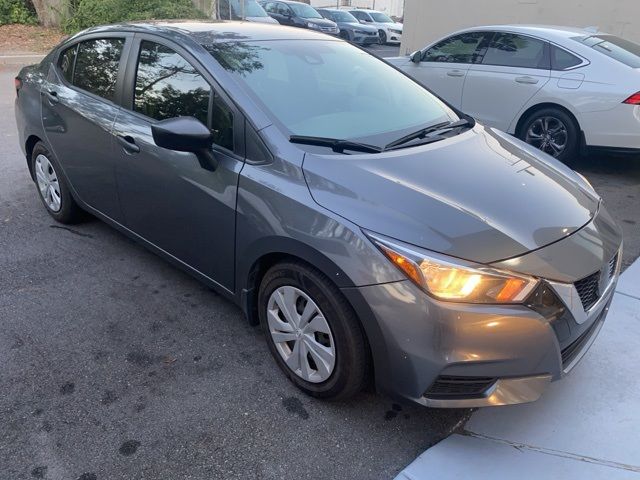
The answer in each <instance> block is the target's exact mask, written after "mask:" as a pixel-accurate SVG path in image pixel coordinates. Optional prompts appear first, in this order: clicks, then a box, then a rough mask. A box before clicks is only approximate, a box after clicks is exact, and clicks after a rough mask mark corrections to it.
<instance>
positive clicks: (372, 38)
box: [318, 8, 380, 45]
mask: <svg viewBox="0 0 640 480" xmlns="http://www.w3.org/2000/svg"><path fill="white" fill-rule="evenodd" d="M318 13H319V14H320V15H322V16H323V17H324V18H326V19H327V20H331V21H332V22H335V23H336V24H337V25H338V28H339V29H340V37H341V38H344V39H345V40H348V41H350V42H353V43H357V44H358V45H370V44H372V43H380V36H379V34H378V29H377V28H375V27H370V26H369V25H363V24H362V23H360V22H359V21H358V19H357V18H356V17H354V16H353V15H351V14H350V13H349V12H347V11H346V10H338V9H331V8H319V9H318Z"/></svg>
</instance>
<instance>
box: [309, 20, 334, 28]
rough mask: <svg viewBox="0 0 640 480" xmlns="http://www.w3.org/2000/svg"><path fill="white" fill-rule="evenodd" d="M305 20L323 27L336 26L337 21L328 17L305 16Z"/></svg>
mask: <svg viewBox="0 0 640 480" xmlns="http://www.w3.org/2000/svg"><path fill="white" fill-rule="evenodd" d="M303 20H304V21H305V22H309V23H315V24H316V25H320V26H322V27H336V26H337V25H336V22H334V21H331V20H327V19H326V18H303Z"/></svg>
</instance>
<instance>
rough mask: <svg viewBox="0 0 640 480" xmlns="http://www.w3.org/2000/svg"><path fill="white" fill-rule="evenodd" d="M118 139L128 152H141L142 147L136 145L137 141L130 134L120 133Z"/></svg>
mask: <svg viewBox="0 0 640 480" xmlns="http://www.w3.org/2000/svg"><path fill="white" fill-rule="evenodd" d="M116 138H117V139H118V143H119V144H120V145H121V146H122V148H124V150H125V151H126V152H127V153H138V152H140V147H139V146H138V145H136V141H135V140H134V139H133V137H132V136H130V135H118V136H117V137H116Z"/></svg>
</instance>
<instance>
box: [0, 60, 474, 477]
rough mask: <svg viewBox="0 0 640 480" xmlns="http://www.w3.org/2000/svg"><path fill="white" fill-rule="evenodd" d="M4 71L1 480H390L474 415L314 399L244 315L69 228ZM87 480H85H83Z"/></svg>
mask: <svg viewBox="0 0 640 480" xmlns="http://www.w3.org/2000/svg"><path fill="white" fill-rule="evenodd" d="M15 73H16V72H15V69H13V70H12V69H7V68H4V69H0V111H2V112H3V115H2V116H0V138H1V140H0V147H1V148H0V167H1V168H2V175H0V332H1V333H0V365H2V367H1V368H0V389H1V390H0V432H1V435H0V478H2V480H4V479H7V480H9V479H10V480H17V479H31V478H47V479H56V480H74V479H82V480H92V479H98V480H100V479H154V480H155V479H160V478H163V479H172V480H173V479H175V480H178V479H187V478H189V479H206V480H211V479H216V478H225V479H230V478H242V479H246V478H264V479H271V478H273V479H276V478H277V479H280V478H285V477H286V478H296V479H298V478H300V479H303V478H327V479H329V478H336V479H347V478H348V479H360V478H391V477H393V476H394V474H396V473H397V472H399V471H400V470H401V469H402V468H404V467H405V466H406V465H407V464H408V463H409V462H411V461H412V460H413V459H414V458H415V456H416V455H417V454H418V453H420V452H422V451H423V450H424V449H425V448H427V447H429V446H431V445H433V444H434V443H436V442H438V441H439V440H441V439H442V438H444V437H445V436H446V435H447V434H448V433H449V432H451V430H452V429H453V428H454V427H455V426H456V425H457V424H458V423H459V422H460V421H461V420H462V419H464V418H465V417H466V415H467V412H466V411H437V410H428V409H424V408H419V407H413V406H400V405H397V404H394V403H392V402H391V401H390V400H389V399H386V398H384V397H380V396H376V395H374V394H372V393H363V394H361V395H360V396H358V397H357V398H356V399H354V400H353V401H351V402H349V403H326V402H321V401H316V400H313V399H311V398H308V397H306V396H304V395H303V394H301V393H300V392H299V391H298V390H296V389H295V388H294V387H292V386H291V385H290V383H289V382H288V380H286V379H285V378H284V377H283V375H282V374H281V372H280V370H279V369H278V367H277V366H276V364H275V363H274V362H273V361H272V359H271V357H270V354H269V352H268V350H267V347H266V344H265V343H264V340H263V338H262V336H261V333H260V331H259V330H258V329H257V328H253V327H250V326H248V325H247V324H246V323H245V321H244V320H243V317H242V315H241V313H240V311H239V309H238V308H236V307H235V306H234V305H232V304H231V303H229V302H227V301H226V300H223V299H222V298H220V297H218V296H217V295H216V294H215V293H213V292H212V291H210V290H208V289H207V288H204V287H203V286H201V285H200V284H199V283H198V282H196V281H195V280H193V279H192V278H191V277H189V276H187V275H186V274H183V273H182V272H181V271H178V270H176V269H175V268H173V267H172V266H170V265H169V264H168V263H166V262H165V261H163V260H161V259H160V258H158V257H156V256H155V255H153V254H151V253H148V252H147V251H146V250H144V249H142V248H141V247H139V246H138V245H136V244H135V243H133V242H132V241H130V240H128V239H127V238H125V237H124V236H122V235H121V234H119V233H117V232H116V231H114V230H113V229H111V228H109V227H107V226H106V225H105V224H103V223H101V222H99V221H96V220H94V221H91V222H89V223H86V224H83V225H80V226H74V227H72V228H66V227H62V226H60V225H56V224H55V223H54V222H53V220H52V219H51V218H50V217H49V216H48V215H47V214H46V213H45V211H44V208H43V207H42V205H41V204H40V201H39V199H38V197H37V192H36V188H35V186H34V185H33V184H32V183H31V182H30V180H29V177H28V173H27V169H26V163H25V160H24V157H23V156H22V154H21V153H20V152H19V149H18V145H17V137H16V131H15V126H14V120H13V97H14V95H15V92H14V91H13V75H15ZM82 475H84V476H82Z"/></svg>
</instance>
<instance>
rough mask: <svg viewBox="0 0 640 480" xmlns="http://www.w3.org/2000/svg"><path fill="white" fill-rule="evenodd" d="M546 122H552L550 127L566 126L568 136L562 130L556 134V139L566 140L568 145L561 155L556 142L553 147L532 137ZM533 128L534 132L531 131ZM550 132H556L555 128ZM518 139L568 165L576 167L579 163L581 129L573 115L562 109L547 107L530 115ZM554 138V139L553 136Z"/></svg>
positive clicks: (524, 122)
mask: <svg viewBox="0 0 640 480" xmlns="http://www.w3.org/2000/svg"><path fill="white" fill-rule="evenodd" d="M546 120H551V123H548V125H563V126H564V131H566V136H565V135H563V134H562V130H560V133H559V134H558V133H556V134H555V135H557V136H556V137H555V139H562V138H566V143H565V144H564V148H563V149H562V151H561V152H560V153H557V152H556V151H555V146H556V145H557V144H556V142H554V144H553V145H551V144H549V143H546V144H545V143H542V142H541V141H538V140H537V139H535V140H534V139H533V138H532V136H531V134H532V133H536V135H537V127H536V126H541V125H543V124H544V123H545V121H546ZM532 127H533V130H534V131H533V132H532V131H531V129H532ZM548 130H549V131H554V130H555V127H553V128H549V129H548ZM518 138H520V139H521V140H523V141H524V142H527V143H528V144H530V145H532V146H535V147H536V148H539V149H541V150H543V151H544V152H545V153H548V154H550V155H552V156H553V157H555V158H556V159H558V160H560V161H561V162H563V163H565V164H567V165H574V164H575V163H576V162H577V161H578V156H579V151H580V127H579V126H578V124H577V123H576V121H575V120H574V119H573V117H572V116H571V115H569V114H568V113H567V112H565V111H564V110H562V109H560V108H555V107H547V108H542V109H540V110H536V111H534V112H532V113H530V114H529V115H528V116H527V117H526V118H525V119H524V120H523V122H522V126H521V128H520V131H519V132H518ZM552 138H554V137H553V136H552ZM541 146H542V148H541Z"/></svg>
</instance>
